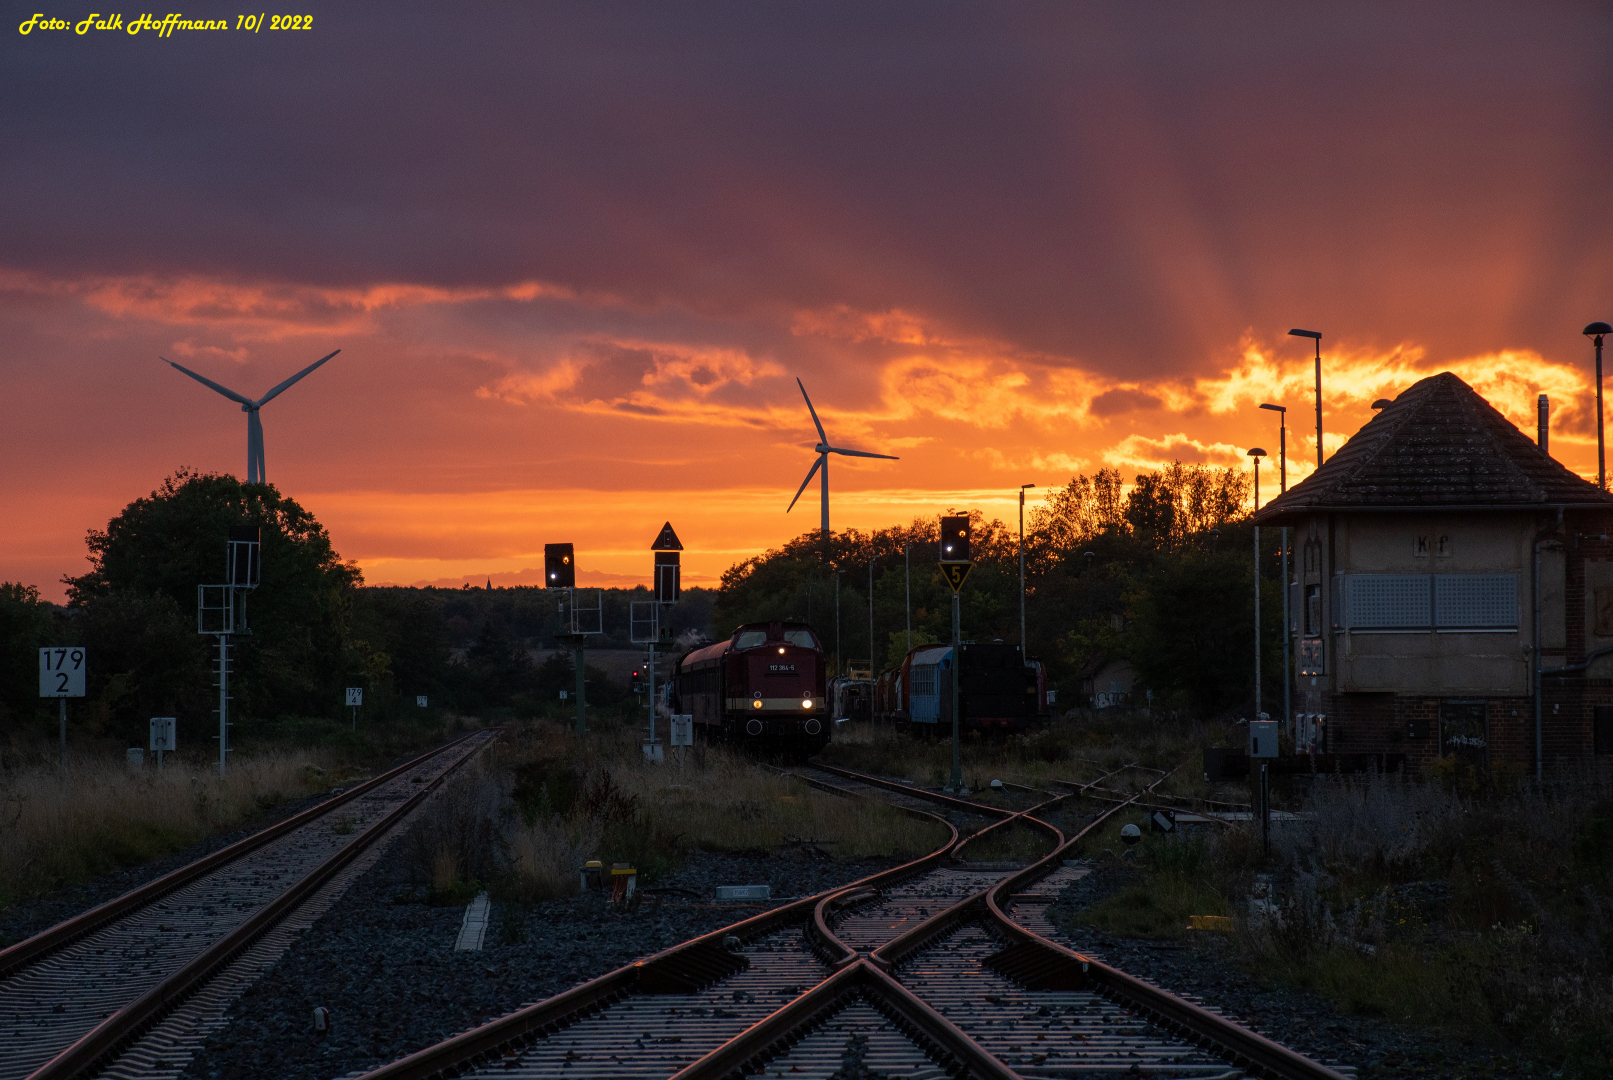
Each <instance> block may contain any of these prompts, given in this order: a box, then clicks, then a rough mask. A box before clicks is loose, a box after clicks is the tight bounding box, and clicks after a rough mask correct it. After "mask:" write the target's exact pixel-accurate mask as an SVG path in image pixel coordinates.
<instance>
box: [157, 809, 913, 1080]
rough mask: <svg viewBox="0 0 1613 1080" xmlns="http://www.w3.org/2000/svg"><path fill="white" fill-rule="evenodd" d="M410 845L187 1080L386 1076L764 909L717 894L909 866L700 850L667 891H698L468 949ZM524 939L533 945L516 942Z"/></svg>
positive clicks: (555, 906)
mask: <svg viewBox="0 0 1613 1080" xmlns="http://www.w3.org/2000/svg"><path fill="white" fill-rule="evenodd" d="M402 841H403V842H401V843H399V844H397V845H396V846H395V847H393V848H392V849H391V850H390V851H388V852H387V853H386V855H384V856H383V857H382V858H381V859H380V861H379V862H377V864H376V866H375V868H374V869H373V870H372V871H371V872H370V873H369V874H367V875H366V876H365V877H364V878H362V879H361V880H359V881H358V882H355V883H354V885H353V887H352V888H351V889H349V890H348V892H347V893H346V894H345V895H344V896H343V897H342V898H341V900H340V901H338V902H337V903H336V904H335V905H334V906H333V907H332V909H331V910H330V912H329V913H327V914H326V915H325V917H324V918H323V919H321V920H320V921H319V922H318V923H316V924H315V925H314V926H313V927H312V928H311V929H310V930H309V931H308V932H307V933H306V934H305V935H303V937H302V939H301V940H299V941H298V942H297V943H296V944H295V945H293V947H292V948H291V951H290V952H288V953H287V954H286V956H285V957H284V958H283V959H282V960H281V961H280V963H279V964H278V965H276V966H275V967H274V968H273V969H272V970H271V971H269V972H268V973H267V974H266V975H265V976H264V977H263V978H262V979H261V980H260V981H259V982H258V983H256V984H255V985H254V986H252V987H250V988H249V989H247V990H246V991H245V992H244V993H243V994H242V995H241V997H240V998H239V999H237V1001H236V1002H235V1004H234V1006H233V1008H232V1010H231V1012H232V1020H231V1023H230V1024H229V1026H228V1027H227V1028H226V1029H225V1030H224V1031H222V1032H221V1033H220V1034H219V1035H218V1036H216V1037H215V1038H214V1039H212V1040H211V1041H210V1042H209V1043H208V1045H207V1046H206V1047H205V1048H204V1049H203V1051H202V1052H201V1053H200V1054H198V1055H197V1056H196V1058H195V1059H194V1060H192V1062H191V1064H190V1067H189V1069H188V1070H187V1071H186V1073H185V1075H186V1076H187V1077H194V1078H196V1080H246V1078H255V1077H267V1076H271V1075H272V1076H274V1077H276V1078H285V1080H327V1078H329V1077H335V1076H341V1075H344V1074H346V1073H350V1072H353V1071H356V1070H360V1069H368V1068H374V1067H375V1066H377V1065H381V1064H384V1063H386V1062H388V1061H392V1060H395V1059H397V1058H399V1057H402V1056H404V1055H405V1054H408V1053H411V1052H413V1051H415V1050H418V1049H420V1048H422V1047H425V1046H428V1045H430V1044H432V1043H436V1042H439V1041H441V1040H443V1039H446V1038H448V1037H449V1036H451V1035H454V1034H456V1033H458V1032H460V1031H464V1030H466V1029H468V1028H471V1027H474V1026H476V1025H478V1024H481V1023H483V1022H485V1021H487V1020H489V1019H492V1018H494V1017H498V1016H501V1015H503V1014H505V1013H507V1012H510V1011H512V1010H514V1009H516V1008H519V1007H520V1006H522V1005H524V1004H527V1003H530V1002H535V1001H541V1000H543V999H544V998H547V997H550V996H552V995H554V994H557V993H559V992H560V991H562V990H565V989H567V988H569V987H571V986H575V985H576V984H578V983H580V982H584V981H586V980H588V979H591V978H594V977H596V976H598V975H602V974H604V973H606V972H607V971H611V970H613V969H615V968H618V967H621V966H622V965H624V964H627V963H630V962H631V961H633V960H636V959H639V958H641V957H644V956H647V955H650V954H652V953H655V952H658V951H660V950H662V949H665V948H667V947H669V946H671V945H675V944H677V943H679V942H681V941H684V940H686V939H688V938H691V937H694V936H696V935H697V934H701V933H706V932H708V931H711V930H715V929H718V928H720V927H723V926H727V925H729V924H730V923H735V922H738V921H739V920H741V919H744V918H748V917H749V916H751V915H754V914H756V913H757V912H758V911H760V910H762V906H761V905H754V904H753V905H740V904H723V905H718V904H716V903H715V902H714V901H713V897H714V896H715V893H716V887H717V886H718V885H754V884H768V885H771V886H772V890H773V896H774V897H775V899H778V898H783V897H793V896H800V895H807V894H811V893H815V892H818V891H821V890H823V889H827V888H830V887H832V886H834V885H837V884H841V883H845V882H850V881H855V880H857V879H859V878H862V877H866V876H868V875H870V874H873V873H876V872H878V871H879V870H883V869H886V868H887V867H889V866H893V865H896V864H897V863H898V862H901V861H905V860H895V859H886V860H866V861H861V862H855V863H837V862H834V861H832V860H830V859H828V858H826V857H823V856H821V855H817V854H814V853H812V852H803V851H799V850H788V851H783V852H778V853H773V854H766V853H759V854H747V855H716V854H696V855H694V856H693V857H691V859H690V860H689V862H688V864H687V865H686V866H685V867H683V868H682V869H680V870H677V871H674V872H673V873H671V874H669V875H667V876H666V878H664V879H663V880H661V881H659V882H656V883H655V887H656V888H669V887H672V888H678V889H684V890H688V891H689V892H691V893H694V894H696V896H688V895H685V894H682V893H665V894H661V898H660V900H659V901H657V898H656V897H655V896H654V895H647V896H646V898H645V900H644V901H643V902H642V903H641V904H640V906H639V908H638V910H637V911H635V912H625V911H623V912H618V911H613V910H610V909H608V908H607V907H606V906H605V905H604V904H603V903H602V902H601V901H600V900H598V899H596V898H593V897H588V898H574V899H567V900H557V901H550V902H548V903H543V904H539V905H537V906H535V907H534V908H532V909H531V910H530V911H527V912H524V913H523V912H521V911H520V909H506V908H502V907H500V906H498V905H495V909H494V911H493V914H492V918H491V924H490V926H489V928H488V932H487V939H486V943H485V946H484V948H483V949H482V950H481V951H479V952H469V951H466V952H455V951H454V941H455V938H456V937H457V936H458V934H459V928H460V922H461V920H462V918H463V917H464V912H465V908H464V907H463V906H450V907H431V906H428V905H426V904H423V903H418V902H413V899H412V898H413V897H415V896H417V895H418V886H419V872H418V871H417V870H415V869H414V868H413V867H412V866H411V865H410V861H409V855H408V853H409V851H410V848H411V844H410V842H409V838H408V837H403V838H402ZM400 899H406V901H407V902H401V903H400V902H399V900H400ZM518 937H524V938H525V940H512V938H518ZM315 1006H324V1007H325V1008H327V1009H329V1010H330V1011H331V1023H332V1033H331V1036H330V1038H328V1039H326V1040H323V1041H315V1039H314V1038H313V1031H312V1014H313V1009H314V1007H315Z"/></svg>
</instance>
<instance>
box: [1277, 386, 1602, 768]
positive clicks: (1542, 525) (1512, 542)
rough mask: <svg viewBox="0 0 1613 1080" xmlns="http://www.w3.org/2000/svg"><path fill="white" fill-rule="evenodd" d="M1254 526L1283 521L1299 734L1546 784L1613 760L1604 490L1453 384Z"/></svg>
mask: <svg viewBox="0 0 1613 1080" xmlns="http://www.w3.org/2000/svg"><path fill="white" fill-rule="evenodd" d="M1255 521H1256V523H1257V524H1260V525H1262V526H1274V525H1275V526H1287V527H1288V528H1289V529H1290V541H1289V542H1290V544H1291V545H1292V550H1293V553H1294V558H1293V562H1292V570H1293V574H1292V579H1291V581H1290V583H1289V589H1290V600H1291V604H1290V609H1291V611H1292V612H1293V618H1292V620H1291V625H1290V626H1289V628H1288V632H1289V633H1290V635H1291V637H1292V645H1293V650H1292V655H1293V657H1294V660H1295V669H1294V680H1295V684H1294V685H1295V700H1294V710H1295V712H1296V714H1297V716H1296V723H1295V725H1294V728H1295V732H1296V735H1297V736H1298V739H1299V741H1300V742H1301V743H1302V744H1312V745H1314V748H1315V749H1317V750H1326V751H1330V752H1338V753H1348V754H1354V753H1394V754H1404V755H1406V757H1407V760H1408V762H1409V763H1410V765H1411V766H1412V767H1413V769H1416V770H1419V771H1420V770H1423V769H1426V768H1427V767H1428V766H1430V765H1432V764H1433V763H1434V762H1435V761H1437V760H1439V759H1441V758H1452V757H1454V758H1457V759H1460V760H1463V761H1465V762H1467V763H1470V764H1473V765H1476V766H1479V767H1481V768H1484V769H1486V770H1488V769H1490V768H1493V767H1496V766H1503V767H1508V768H1515V769H1520V770H1534V769H1538V770H1539V771H1540V772H1541V773H1542V775H1544V774H1548V773H1552V772H1556V771H1561V770H1563V769H1566V768H1572V767H1574V766H1575V763H1576V762H1583V761H1585V760H1587V759H1589V758H1591V757H1592V756H1593V755H1594V754H1595V753H1597V752H1598V751H1601V752H1609V751H1613V540H1610V539H1609V536H1610V534H1613V495H1609V494H1608V493H1607V492H1605V491H1602V490H1601V489H1600V488H1598V487H1597V486H1596V485H1595V484H1592V483H1589V482H1587V481H1585V480H1583V479H1581V478H1580V477H1578V476H1576V475H1574V474H1573V473H1571V472H1569V471H1568V469H1566V468H1564V467H1563V466H1562V465H1560V464H1559V463H1558V462H1556V461H1555V460H1553V459H1552V458H1551V457H1550V456H1549V455H1548V454H1547V453H1546V452H1545V451H1544V450H1542V449H1541V448H1540V447H1539V446H1538V445H1536V444H1535V443H1534V442H1532V441H1530V440H1529V438H1528V437H1527V436H1525V435H1524V434H1523V433H1522V432H1520V431H1519V430H1518V429H1517V427H1516V426H1514V425H1513V424H1512V423H1511V422H1510V421H1508V420H1507V419H1506V418H1505V417H1503V416H1502V415H1501V414H1500V413H1499V412H1497V411H1496V410H1495V409H1494V408H1492V407H1491V406H1490V404H1489V403H1488V402H1486V401H1485V400H1484V399H1483V398H1482V397H1480V396H1479V395H1478V394H1477V393H1476V392H1475V391H1474V390H1473V389H1472V388H1471V387H1469V386H1468V385H1467V384H1466V383H1464V382H1463V381H1462V380H1461V379H1459V378H1457V377H1456V376H1455V375H1453V374H1451V373H1449V372H1444V373H1442V374H1439V375H1435V376H1432V377H1430V378H1428V379H1424V380H1422V381H1421V382H1419V383H1417V384H1416V385H1414V386H1412V387H1411V388H1410V389H1408V390H1407V391H1405V392H1404V393H1403V394H1401V395H1400V396H1399V397H1398V398H1396V399H1395V400H1394V401H1393V402H1391V403H1390V404H1389V405H1388V406H1387V407H1386V408H1384V409H1382V410H1381V411H1380V412H1379V413H1378V415H1376V416H1375V417H1374V418H1373V419H1372V420H1371V421H1370V422H1369V423H1368V424H1367V425H1366V426H1364V427H1363V428H1362V429H1361V430H1360V431H1359V432H1357V433H1356V434H1355V436H1354V437H1352V438H1351V439H1350V441H1349V442H1348V443H1346V444H1345V445H1344V446H1343V447H1342V448H1341V449H1340V450H1339V452H1338V453H1337V454H1336V455H1334V457H1333V458H1332V459H1331V460H1330V461H1328V462H1326V463H1325V464H1324V465H1323V466H1322V467H1321V468H1320V469H1318V470H1317V471H1316V472H1315V473H1314V474H1313V475H1311V476H1310V477H1308V478H1306V479H1305V480H1304V481H1303V482H1302V483H1300V484H1297V485H1295V486H1294V487H1293V488H1292V489H1290V490H1289V491H1288V492H1286V493H1285V494H1284V495H1282V496H1280V497H1279V498H1277V499H1276V500H1274V501H1273V502H1272V503H1270V504H1269V505H1267V506H1266V507H1264V508H1263V509H1262V510H1261V511H1260V512H1259V513H1258V514H1256V515H1255ZM1537 671H1538V674H1539V692H1538V694H1537V690H1536V676H1537Z"/></svg>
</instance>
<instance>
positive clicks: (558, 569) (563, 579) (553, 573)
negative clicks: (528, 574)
mask: <svg viewBox="0 0 1613 1080" xmlns="http://www.w3.org/2000/svg"><path fill="white" fill-rule="evenodd" d="M543 587H544V588H545V589H574V588H576V587H577V559H576V555H575V553H574V550H573V548H572V545H570V544H544V545H543Z"/></svg>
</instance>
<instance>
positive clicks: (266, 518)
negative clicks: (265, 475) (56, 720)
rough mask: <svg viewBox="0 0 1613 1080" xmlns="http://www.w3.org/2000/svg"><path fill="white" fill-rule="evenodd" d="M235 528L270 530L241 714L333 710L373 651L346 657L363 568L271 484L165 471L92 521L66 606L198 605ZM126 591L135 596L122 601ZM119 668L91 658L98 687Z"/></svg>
mask: <svg viewBox="0 0 1613 1080" xmlns="http://www.w3.org/2000/svg"><path fill="white" fill-rule="evenodd" d="M237 525H258V526H261V527H262V529H263V575H262V584H261V587H260V588H258V589H257V590H256V591H255V592H253V593H251V594H250V595H249V597H248V599H247V611H248V616H249V621H250V624H251V628H252V633H251V635H250V636H249V637H238V638H236V640H235V646H236V649H235V650H234V656H233V664H232V667H233V670H232V673H231V694H232V696H233V698H234V709H235V710H236V715H237V716H240V717H242V718H246V717H251V716H258V717H268V716H273V715H276V714H281V713H308V714H314V715H319V714H329V713H331V712H334V711H335V710H336V707H337V703H339V702H340V700H341V698H340V696H339V694H340V691H341V687H342V685H343V682H344V677H345V675H346V673H347V672H349V671H359V670H362V669H363V668H364V667H365V663H366V661H367V660H368V659H369V658H368V657H367V656H366V657H355V656H349V655H348V652H349V646H350V642H349V640H348V634H347V617H348V613H349V608H350V606H351V602H352V594H353V590H354V588H355V587H356V586H357V585H359V584H360V583H361V582H362V575H361V574H360V573H359V570H358V568H357V567H356V566H353V565H351V564H347V563H343V562H342V561H341V558H340V557H339V556H338V555H337V554H336V551H335V549H334V548H333V547H332V546H331V542H330V536H329V534H327V533H326V532H325V529H324V527H323V526H322V525H320V524H319V522H318V521H317V520H315V518H314V516H313V515H312V514H310V513H309V512H308V511H307V510H305V509H303V508H302V507H301V506H299V505H298V504H297V503H296V502H295V501H293V500H292V499H290V498H287V497H286V496H284V495H281V494H280V492H279V491H277V490H276V489H275V488H274V487H273V486H272V485H270V484H243V483H242V482H241V481H240V480H238V479H236V478H235V477H233V476H226V475H218V474H204V473H196V472H191V471H189V470H180V471H179V472H177V473H175V474H174V475H172V476H170V477H168V478H167V479H166V480H164V481H163V482H162V484H161V485H159V486H158V488H157V489H156V490H155V491H153V492H152V493H151V494H150V495H149V496H147V497H146V498H142V499H136V500H135V501H134V502H132V503H130V504H129V505H128V506H126V507H124V509H123V510H122V511H121V512H120V513H119V514H118V515H117V516H116V517H114V518H113V519H112V520H111V521H110V522H108V523H107V527H106V528H105V529H104V530H91V532H90V533H89V535H88V537H87V544H88V546H89V550H90V554H89V560H90V564H91V568H90V570H89V571H88V572H87V573H85V574H82V575H80V576H78V577H67V578H64V579H63V580H64V581H65V582H66V584H67V587H68V597H69V605H70V607H71V608H73V609H76V610H78V611H81V612H84V613H85V614H86V615H93V614H94V612H95V611H96V609H97V608H98V607H101V606H104V605H108V604H135V603H140V602H155V601H154V598H156V597H163V598H166V599H167V600H168V601H169V602H170V603H171V604H172V605H173V607H172V609H169V610H177V611H178V612H180V613H181V614H186V613H190V612H194V611H195V605H196V589H197V586H198V585H204V584H216V583H218V582H221V581H222V580H223V579H224V559H225V544H226V541H227V538H228V535H229V529H230V528H231V527H232V526H237ZM120 595H121V596H123V597H126V598H129V599H125V600H117V599H115V598H117V597H119V596H120ZM134 598H143V599H139V600H137V599H134ZM192 625H194V624H192ZM193 637H194V640H196V641H198V642H199V643H200V644H201V645H203V647H205V645H206V640H205V639H202V638H201V637H200V635H193ZM115 674H117V673H116V672H114V671H112V670H110V669H109V668H107V667H106V666H104V665H102V664H96V663H92V666H91V669H90V691H91V696H92V697H93V696H96V695H97V694H102V695H106V694H113V693H117V692H120V688H119V687H117V686H115V685H112V684H110V683H108V681H107V680H108V679H110V678H111V677H112V676H113V675H115ZM176 677H177V675H176ZM189 677H190V676H187V678H189ZM145 685H146V691H145V692H147V693H150V694H154V695H156V696H157V697H158V698H159V699H160V698H163V697H165V696H167V697H172V698H173V699H174V700H176V701H180V702H184V701H187V700H190V699H189V697H188V692H187V691H186V689H185V688H182V687H180V686H178V685H171V684H161V685H159V684H153V683H147V684H145ZM108 707H109V708H114V707H113V706H111V705H109V706H108ZM142 707H143V706H142ZM180 708H182V709H183V708H184V706H180ZM114 711H115V708H114ZM191 719H192V720H193V721H194V720H195V719H198V718H195V717H192V718H191Z"/></svg>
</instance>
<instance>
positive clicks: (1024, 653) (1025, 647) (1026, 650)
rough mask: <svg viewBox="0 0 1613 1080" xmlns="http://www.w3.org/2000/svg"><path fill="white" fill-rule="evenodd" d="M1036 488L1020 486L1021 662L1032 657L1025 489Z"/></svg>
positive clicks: (1032, 485)
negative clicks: (1027, 612) (1027, 610)
mask: <svg viewBox="0 0 1613 1080" xmlns="http://www.w3.org/2000/svg"><path fill="white" fill-rule="evenodd" d="M1035 486H1036V485H1035V484H1021V485H1019V658H1020V659H1021V660H1024V659H1026V658H1028V657H1029V656H1030V646H1029V644H1028V643H1027V642H1026V641H1025V489H1026V488H1033V487H1035Z"/></svg>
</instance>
